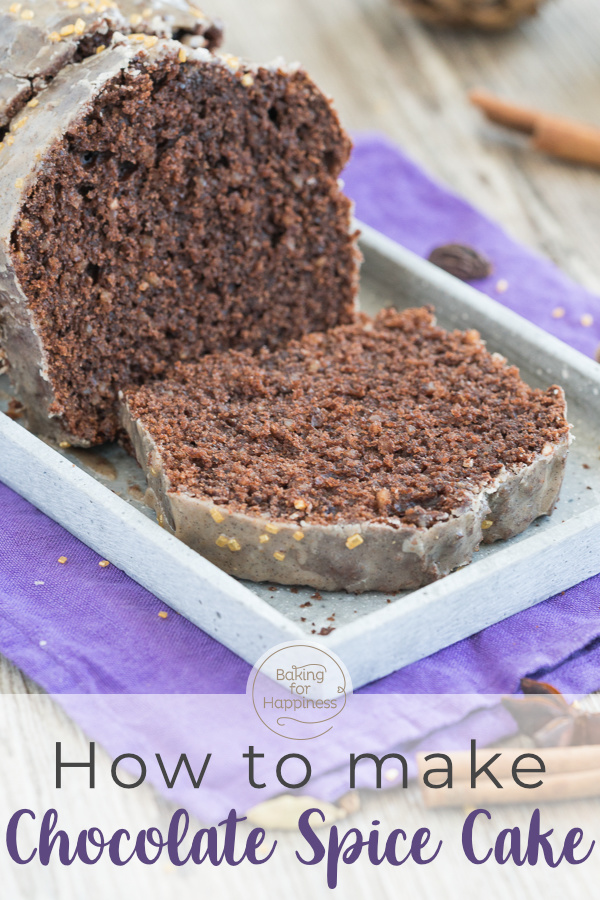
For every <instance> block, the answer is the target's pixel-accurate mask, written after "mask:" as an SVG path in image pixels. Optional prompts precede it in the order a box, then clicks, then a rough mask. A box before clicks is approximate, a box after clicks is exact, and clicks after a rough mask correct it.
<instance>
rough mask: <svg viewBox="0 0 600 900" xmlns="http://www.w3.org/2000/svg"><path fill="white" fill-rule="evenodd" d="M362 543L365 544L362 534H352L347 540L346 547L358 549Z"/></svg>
mask: <svg viewBox="0 0 600 900" xmlns="http://www.w3.org/2000/svg"><path fill="white" fill-rule="evenodd" d="M361 544H364V538H362V537H361V536H360V534H352V535H350V537H349V538H348V540H347V541H346V547H347V548H348V550H356V548H357V547H360V545H361Z"/></svg>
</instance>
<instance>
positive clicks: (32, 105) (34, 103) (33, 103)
mask: <svg viewBox="0 0 600 900" xmlns="http://www.w3.org/2000/svg"><path fill="white" fill-rule="evenodd" d="M39 102H40V101H39V100H38V98H37V97H34V98H33V100H30V101H29V102H28V104H27V106H29V107H31V109H33V108H34V107H36V106H38V105H39Z"/></svg>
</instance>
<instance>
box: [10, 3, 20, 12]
mask: <svg viewBox="0 0 600 900" xmlns="http://www.w3.org/2000/svg"><path fill="white" fill-rule="evenodd" d="M21 6H22V4H21V3H13V4H12V6H9V7H8V11H9V12H11V13H18V12H19V10H20V9H21Z"/></svg>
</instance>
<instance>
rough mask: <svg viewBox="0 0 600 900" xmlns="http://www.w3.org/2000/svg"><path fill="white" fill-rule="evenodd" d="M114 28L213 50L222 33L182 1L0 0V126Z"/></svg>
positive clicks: (217, 25)
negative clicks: (172, 39)
mask: <svg viewBox="0 0 600 900" xmlns="http://www.w3.org/2000/svg"><path fill="white" fill-rule="evenodd" d="M115 32H120V33H121V34H130V33H134V32H135V33H145V34H148V35H157V36H158V37H164V38H171V37H176V38H177V39H178V40H184V41H186V42H188V43H191V44H193V45H194V46H196V47H207V48H208V49H209V50H213V49H215V48H216V47H218V46H219V44H220V42H221V39H222V35H223V31H222V25H221V23H220V22H219V21H218V20H216V21H215V20H211V19H209V18H208V16H206V15H205V14H204V13H203V12H202V11H201V10H200V9H198V8H196V7H195V6H193V5H191V4H188V3H187V2H186V0H119V2H118V3H117V2H115V0H89V2H88V0H84V2H81V3H79V2H76V0H66V2H61V0H23V2H14V0H0V137H1V129H2V128H3V127H5V126H7V125H8V124H9V123H10V120H11V119H12V118H13V117H14V116H15V115H16V114H17V113H18V112H19V110H21V109H22V108H23V106H24V105H25V104H26V103H27V102H29V101H30V100H31V99H33V98H34V97H35V96H36V95H37V94H38V93H39V92H40V91H41V90H43V89H44V88H45V87H47V86H48V84H49V83H50V82H51V81H52V79H53V78H54V77H55V76H56V74H57V73H58V72H59V71H60V70H61V69H62V68H64V67H65V66H66V65H67V64H68V63H71V62H80V61H81V60H82V59H85V58H86V57H88V56H92V55H93V54H94V53H96V51H97V50H98V48H99V47H102V46H104V47H106V46H108V45H109V44H110V42H111V38H112V35H113V34H114V33H115Z"/></svg>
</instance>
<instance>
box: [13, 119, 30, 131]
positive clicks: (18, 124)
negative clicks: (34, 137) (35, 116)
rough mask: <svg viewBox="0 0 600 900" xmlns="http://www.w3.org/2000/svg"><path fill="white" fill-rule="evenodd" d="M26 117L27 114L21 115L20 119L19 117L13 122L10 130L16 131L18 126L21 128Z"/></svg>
mask: <svg viewBox="0 0 600 900" xmlns="http://www.w3.org/2000/svg"><path fill="white" fill-rule="evenodd" d="M27 119H28V116H23V118H22V119H19V121H18V122H15V124H14V125H13V128H12V130H13V131H18V130H19V128H22V127H23V125H24V124H25V122H26V121H27Z"/></svg>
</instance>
